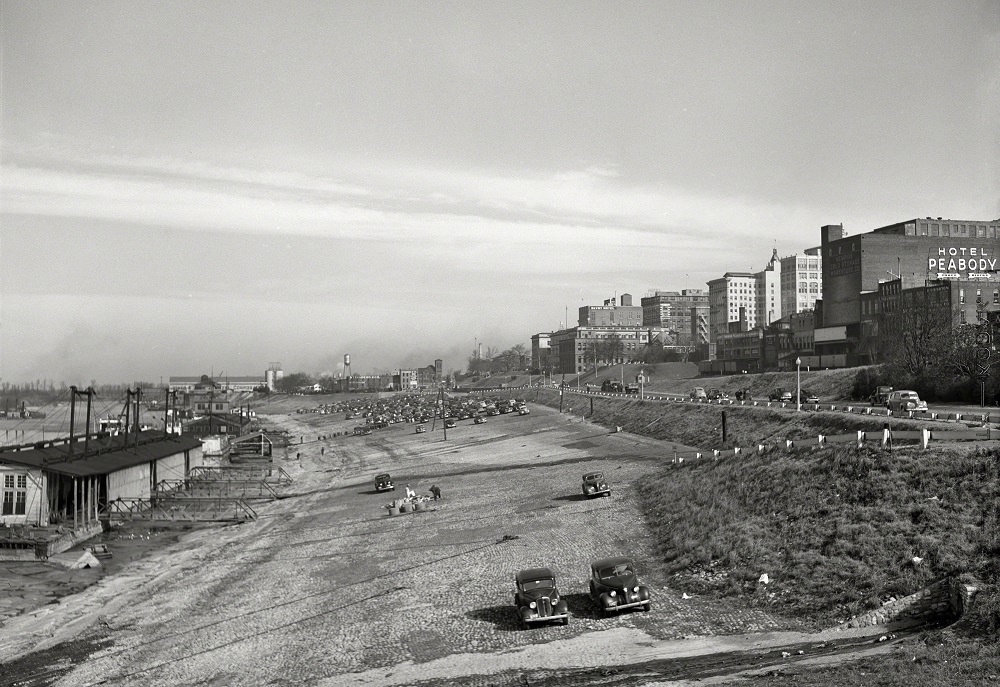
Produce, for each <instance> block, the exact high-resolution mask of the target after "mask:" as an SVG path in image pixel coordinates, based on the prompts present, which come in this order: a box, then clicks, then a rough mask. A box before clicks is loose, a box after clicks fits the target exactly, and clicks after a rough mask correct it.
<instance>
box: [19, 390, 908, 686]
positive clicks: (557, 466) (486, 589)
mask: <svg viewBox="0 0 1000 687" xmlns="http://www.w3.org/2000/svg"><path fill="white" fill-rule="evenodd" d="M491 420H495V421H491V422H490V423H488V424H486V425H478V426H472V425H471V424H460V425H459V427H458V428H456V429H455V430H449V433H448V440H447V442H445V441H443V439H442V436H441V434H440V433H439V432H437V433H430V432H428V433H427V434H420V435H418V434H415V433H414V431H413V426H412V425H399V426H393V427H390V428H389V429H387V430H383V431H381V432H377V433H375V434H373V435H371V436H370V437H364V438H359V437H340V438H327V439H320V437H324V436H325V437H331V436H332V434H334V433H336V432H337V431H342V429H343V427H342V425H344V424H345V423H343V422H342V421H339V420H336V419H334V418H332V417H330V416H309V415H288V416H279V417H274V418H271V422H272V423H273V424H276V425H278V426H280V427H282V428H283V429H287V430H288V431H289V432H290V434H291V435H292V436H295V437H301V439H302V442H301V443H300V444H296V445H293V446H291V447H290V448H289V452H288V453H289V456H290V457H292V458H293V459H292V460H288V461H285V462H284V467H285V469H286V470H287V471H288V472H289V473H290V474H291V475H292V477H293V479H294V480H295V482H294V484H293V485H292V486H291V488H290V489H289V490H288V492H287V493H286V494H284V498H282V499H280V500H278V501H276V502H273V503H270V504H267V505H266V506H264V507H261V508H260V509H258V512H259V514H260V518H259V520H257V521H256V522H252V523H246V524H243V525H238V526H228V527H221V528H213V529H206V530H199V531H193V532H190V533H187V534H185V535H183V536H182V537H180V539H179V540H178V541H177V542H176V543H172V544H167V545H166V546H165V547H164V548H163V549H162V550H157V551H155V552H153V553H151V554H150V555H148V556H147V557H145V558H143V559H141V560H137V561H134V562H133V563H131V564H129V565H128V566H126V567H125V568H124V569H123V570H122V571H121V572H120V573H118V574H116V575H114V576H111V577H107V578H105V579H102V580H100V581H99V582H98V583H96V584H94V585H93V586H91V587H89V588H87V589H86V590H83V591H81V592H79V593H76V594H73V595H71V596H68V597H65V598H63V599H61V600H60V602H59V603H58V604H50V605H48V606H45V607H43V608H40V609H36V610H35V611H33V612H31V613H28V614H25V615H22V616H18V617H15V618H13V619H10V620H9V621H7V622H5V623H4V624H3V626H2V633H0V656H2V657H3V660H4V661H5V663H3V664H0V684H6V683H5V682H4V679H5V678H6V679H7V680H8V681H11V680H12V679H15V678H16V679H20V680H22V681H24V682H22V683H21V684H31V685H48V684H65V685H93V684H98V683H102V684H103V683H108V684H118V685H133V684H134V685H175V684H205V685H213V684H219V685H222V684H226V685H244V684H245V685H259V684H268V683H271V684H274V683H278V682H285V683H290V684H322V685H331V686H334V685H362V684H363V685H384V686H387V687H388V686H389V685H409V684H414V683H417V682H421V683H426V684H429V685H433V684H441V685H445V684H448V685H470V686H471V685H476V686H478V685H487V684H492V685H506V684H510V685H514V684H517V685H523V684H546V685H570V684H574V685H575V684H580V685H584V684H597V683H608V682H609V679H611V678H612V677H614V679H618V680H621V681H623V682H622V684H633V685H634V684H655V683H656V682H657V681H663V680H681V679H689V678H692V679H693V678H699V679H708V678H712V679H719V677H720V676H725V675H731V674H733V673H737V672H740V671H743V670H752V669H757V668H760V667H761V666H776V665H782V664H788V663H791V662H796V661H807V660H822V659H825V660H829V659H830V658H831V657H833V658H842V657H843V656H844V655H845V652H846V654H850V655H853V654H855V653H857V652H862V651H872V650H875V651H885V650H887V649H888V648H889V647H890V646H891V645H892V644H893V643H894V642H893V641H887V642H881V643H879V642H878V641H877V635H876V637H875V638H873V637H872V636H871V633H872V632H876V633H878V632H879V630H878V629H874V630H873V629H871V628H869V629H868V630H867V632H866V633H860V634H848V633H845V632H834V633H823V634H808V633H805V632H802V631H801V628H798V627H796V624H795V623H793V622H790V621H787V620H783V619H780V618H777V617H773V616H770V615H768V614H765V613H763V612H760V611H750V610H740V609H735V608H732V607H731V606H730V605H729V604H726V603H722V602H718V601H715V600H712V599H702V598H691V597H687V598H685V597H684V596H683V595H681V594H680V593H678V592H676V591H675V590H673V589H671V588H670V584H669V580H668V579H665V578H664V577H662V576H659V575H657V574H656V570H655V566H653V565H652V563H651V562H652V561H653V559H654V557H655V554H654V548H653V542H651V541H650V540H649V537H648V535H647V534H646V532H645V529H644V525H643V519H642V516H641V514H640V513H639V511H638V507H637V503H636V500H635V498H634V492H633V488H632V485H633V483H634V482H635V480H638V479H641V476H642V475H643V474H644V472H646V471H647V470H648V469H649V465H650V463H652V462H655V461H659V460H664V459H665V458H666V457H667V456H669V455H670V453H671V449H669V448H667V446H666V445H665V444H663V443H662V442H657V441H654V440H649V439H640V438H636V437H632V436H630V435H627V434H624V433H622V434H608V433H607V432H606V431H605V430H602V429H601V428H599V427H595V426H592V425H590V424H588V423H586V422H581V421H579V420H573V421H569V420H567V418H566V417H565V416H560V415H559V413H558V412H556V411H553V410H551V409H547V408H541V407H539V408H533V413H532V415H531V416H528V417H517V416H513V415H510V416H503V417H499V418H491ZM346 424H353V423H346ZM296 454H298V455H299V459H298V460H295V459H294V457H295V455H296ZM595 468H596V469H603V470H604V471H605V473H606V475H608V476H609V477H610V479H611V482H612V489H613V495H612V498H610V499H598V500H594V501H589V500H585V499H583V498H582V497H581V496H579V479H580V475H581V474H582V473H583V472H586V471H588V470H591V469H595ZM381 471H388V472H391V473H392V474H393V476H394V477H395V478H396V482H397V484H410V485H411V486H412V487H413V488H414V489H415V490H416V491H417V492H418V493H425V492H426V491H427V489H428V488H429V486H430V485H431V484H432V483H436V484H438V485H441V486H442V489H443V490H444V499H443V500H442V501H441V502H439V503H437V504H436V505H435V507H434V509H433V510H431V511H427V512H422V513H413V514H410V515H400V516H395V517H389V516H387V515H386V511H385V510H384V508H383V505H384V502H386V501H387V500H388V498H387V497H385V496H384V495H377V494H375V493H374V492H373V489H372V487H371V478H372V477H373V475H374V474H375V473H376V472H381ZM622 552H624V553H628V554H629V555H631V556H633V558H634V559H635V560H636V562H637V565H638V566H639V570H640V574H642V577H643V578H644V582H645V583H646V584H647V585H649V586H650V587H651V588H652V589H653V594H654V596H653V598H654V610H653V611H652V612H650V613H636V614H631V615H623V616H619V617H612V618H604V617H602V616H601V614H599V613H598V612H597V611H596V610H595V609H594V608H593V606H592V604H591V602H590V601H589V598H588V597H587V595H586V594H585V593H583V591H582V590H585V588H586V571H587V565H588V561H589V560H591V559H593V558H595V557H599V556H604V555H609V554H611V553H622ZM540 563H544V564H548V565H551V566H553V567H554V568H555V569H556V571H557V574H558V575H559V579H560V585H561V588H562V592H563V594H564V597H565V598H567V600H568V601H569V602H570V609H571V614H572V622H571V623H570V625H569V626H567V627H540V628H535V629H531V630H522V629H521V628H520V626H519V624H518V622H517V618H516V615H515V614H514V612H513V609H512V607H511V605H510V590H511V580H512V577H513V574H514V572H516V570H518V569H521V568H523V567H531V566H532V565H536V564H540ZM895 641H899V640H895ZM799 652H801V653H799ZM32 675H35V676H37V677H36V678H34V679H30V676H32ZM525 680H528V681H529V682H525Z"/></svg>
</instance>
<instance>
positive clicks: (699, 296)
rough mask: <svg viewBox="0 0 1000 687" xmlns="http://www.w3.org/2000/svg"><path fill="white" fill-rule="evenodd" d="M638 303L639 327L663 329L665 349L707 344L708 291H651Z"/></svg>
mask: <svg viewBox="0 0 1000 687" xmlns="http://www.w3.org/2000/svg"><path fill="white" fill-rule="evenodd" d="M639 302H640V303H641V304H642V325H643V326H644V327H660V328H662V329H664V330H666V331H665V339H666V341H665V343H666V344H667V345H668V346H670V345H672V346H699V345H702V344H707V343H708V328H707V321H708V314H709V307H708V292H707V291H705V290H704V289H684V290H682V291H680V292H677V291H659V290H657V291H651V292H650V293H649V295H647V296H644V297H643V298H641V299H640V301H639Z"/></svg>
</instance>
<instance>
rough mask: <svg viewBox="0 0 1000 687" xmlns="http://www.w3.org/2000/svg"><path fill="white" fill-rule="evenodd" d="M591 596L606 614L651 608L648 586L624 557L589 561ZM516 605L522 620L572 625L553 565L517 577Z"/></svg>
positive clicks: (529, 623)
mask: <svg viewBox="0 0 1000 687" xmlns="http://www.w3.org/2000/svg"><path fill="white" fill-rule="evenodd" d="M589 587H590V598H591V599H592V600H593V601H594V603H596V604H597V605H598V606H599V608H600V609H601V611H602V612H603V613H604V614H605V615H611V614H614V613H619V612H621V611H626V610H629V609H633V608H639V609H642V610H643V611H648V610H650V608H652V603H653V602H652V599H651V597H650V594H649V588H648V587H646V586H645V585H643V584H641V583H640V582H639V578H638V576H637V575H636V573H635V567H634V566H633V565H632V561H631V560H630V559H629V558H627V557H625V556H613V557H611V558H602V559H600V560H596V561H594V562H593V563H591V564H590V582H589ZM514 607H515V608H516V609H517V613H518V616H519V617H520V619H521V622H522V623H523V624H524V625H525V626H526V627H530V626H531V625H534V624H541V623H553V622H558V623H561V624H563V625H568V624H569V605H568V604H567V603H566V599H565V598H564V597H563V596H562V595H561V594H560V593H559V588H558V587H557V586H556V575H555V573H554V572H553V571H552V569H551V568H547V567H545V568H526V569H524V570H521V571H520V572H518V573H517V574H516V575H515V576H514Z"/></svg>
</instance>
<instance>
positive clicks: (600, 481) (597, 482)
mask: <svg viewBox="0 0 1000 687" xmlns="http://www.w3.org/2000/svg"><path fill="white" fill-rule="evenodd" d="M580 488H581V489H582V490H583V495H584V496H586V497H587V498H588V499H589V498H591V497H593V496H611V487H610V486H609V485H608V483H607V480H605V479H604V473H603V472H588V473H587V474H585V475H584V476H583V484H582V485H581V487H580Z"/></svg>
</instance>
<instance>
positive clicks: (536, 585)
mask: <svg viewBox="0 0 1000 687" xmlns="http://www.w3.org/2000/svg"><path fill="white" fill-rule="evenodd" d="M555 586H556V581H555V580H554V579H552V578H551V577H543V578H541V579H539V580H523V581H522V582H521V589H523V590H525V591H528V590H530V589H552V588H553V587H555Z"/></svg>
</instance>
